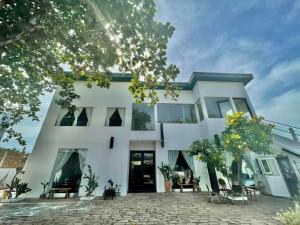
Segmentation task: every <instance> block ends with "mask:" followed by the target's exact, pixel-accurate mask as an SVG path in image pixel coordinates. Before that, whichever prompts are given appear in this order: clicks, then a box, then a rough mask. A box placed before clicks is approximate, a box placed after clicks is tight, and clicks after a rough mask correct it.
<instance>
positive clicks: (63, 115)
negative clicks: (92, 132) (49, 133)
mask: <svg viewBox="0 0 300 225" xmlns="http://www.w3.org/2000/svg"><path fill="white" fill-rule="evenodd" d="M92 112H93V108H92V107H78V108H76V109H75V110H74V111H69V110H67V109H62V110H61V112H60V113H59V115H58V118H57V120H56V123H55V125H56V126H89V125H90V121H91V118H92Z"/></svg>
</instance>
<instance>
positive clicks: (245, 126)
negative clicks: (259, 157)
mask: <svg viewBox="0 0 300 225" xmlns="http://www.w3.org/2000/svg"><path fill="white" fill-rule="evenodd" d="M262 120H263V117H254V118H247V117H245V116H244V113H243V112H236V113H234V114H233V115H228V116H227V118H226V128H225V131H224V133H223V135H222V139H223V142H224V148H225V150H227V151H229V152H231V153H232V154H233V156H234V157H235V158H236V159H238V158H239V157H241V156H242V155H243V154H244V153H245V152H246V151H247V150H251V151H253V152H255V153H257V154H268V153H270V152H271V148H270V146H271V144H272V135H271V132H272V129H273V127H274V126H273V125H270V124H264V123H263V122H262Z"/></svg>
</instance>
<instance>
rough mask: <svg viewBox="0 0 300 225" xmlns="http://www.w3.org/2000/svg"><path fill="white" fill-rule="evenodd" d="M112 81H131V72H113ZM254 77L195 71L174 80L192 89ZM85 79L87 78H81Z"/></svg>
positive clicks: (183, 87)
mask: <svg viewBox="0 0 300 225" xmlns="http://www.w3.org/2000/svg"><path fill="white" fill-rule="evenodd" d="M65 74H66V75H67V76H70V77H71V76H72V72H70V71H67V72H65ZM110 78H111V81H112V82H130V81H131V79H132V76H131V74H130V73H112V74H111V77H110ZM252 79H253V75H252V74H241V73H211V72H193V73H192V76H191V77H190V80H189V81H188V82H172V84H173V85H175V86H176V89H177V90H192V89H193V88H194V86H195V84H196V82H197V81H214V82H238V83H243V85H247V84H248V83H249V82H250V81H251V80H252ZM80 80H81V81H84V80H85V78H84V77H83V79H80ZM157 89H165V86H164V85H163V84H161V85H158V87H157Z"/></svg>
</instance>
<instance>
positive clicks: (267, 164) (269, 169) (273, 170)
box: [259, 158, 280, 176]
mask: <svg viewBox="0 0 300 225" xmlns="http://www.w3.org/2000/svg"><path fill="white" fill-rule="evenodd" d="M259 161H260V166H261V168H262V171H263V172H264V174H267V175H272V176H279V175H280V173H279V169H278V167H277V164H276V161H275V159H274V158H264V159H259Z"/></svg>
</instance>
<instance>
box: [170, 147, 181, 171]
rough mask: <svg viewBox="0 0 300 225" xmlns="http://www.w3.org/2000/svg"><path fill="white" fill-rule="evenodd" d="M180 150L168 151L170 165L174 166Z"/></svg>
mask: <svg viewBox="0 0 300 225" xmlns="http://www.w3.org/2000/svg"><path fill="white" fill-rule="evenodd" d="M178 154H179V151H173V150H171V151H168V159H169V165H170V166H171V167H172V168H174V167H175V165H176V162H177V159H178Z"/></svg>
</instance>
